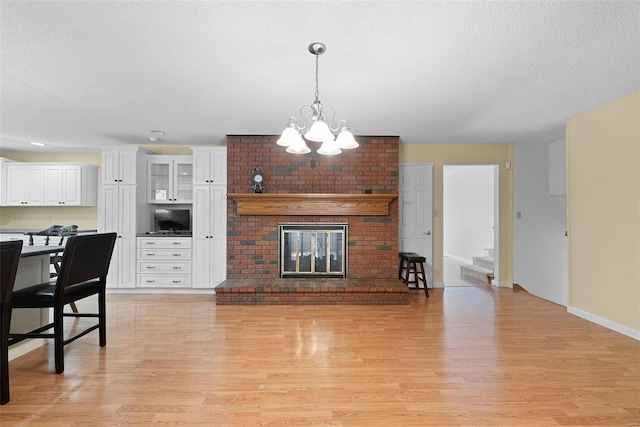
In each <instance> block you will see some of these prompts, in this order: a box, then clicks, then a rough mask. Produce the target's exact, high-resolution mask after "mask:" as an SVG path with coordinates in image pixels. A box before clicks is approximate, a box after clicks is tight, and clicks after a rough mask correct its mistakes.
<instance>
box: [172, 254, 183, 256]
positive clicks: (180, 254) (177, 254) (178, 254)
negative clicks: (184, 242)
mask: <svg viewBox="0 0 640 427" xmlns="http://www.w3.org/2000/svg"><path fill="white" fill-rule="evenodd" d="M173 256H182V254H173Z"/></svg>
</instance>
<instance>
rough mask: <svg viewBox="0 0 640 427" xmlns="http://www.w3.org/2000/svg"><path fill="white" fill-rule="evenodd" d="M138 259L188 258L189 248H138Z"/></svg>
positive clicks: (189, 256) (189, 257)
mask: <svg viewBox="0 0 640 427" xmlns="http://www.w3.org/2000/svg"><path fill="white" fill-rule="evenodd" d="M138 259H141V260H151V259H159V260H165V261H166V260H180V259H185V260H190V259H191V249H175V250H171V249H151V248H150V249H138Z"/></svg>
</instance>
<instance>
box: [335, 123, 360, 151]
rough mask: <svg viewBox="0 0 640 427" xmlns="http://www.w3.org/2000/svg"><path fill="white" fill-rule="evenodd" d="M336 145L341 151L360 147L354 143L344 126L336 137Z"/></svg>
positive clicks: (351, 135)
mask: <svg viewBox="0 0 640 427" xmlns="http://www.w3.org/2000/svg"><path fill="white" fill-rule="evenodd" d="M336 145H337V146H338V147H339V148H341V149H343V150H351V149H353V148H358V147H359V146H360V144H358V143H357V142H356V140H355V138H354V137H353V134H352V133H351V131H350V130H349V128H348V127H346V126H345V127H343V128H342V131H341V132H340V134H338V137H337V138H336Z"/></svg>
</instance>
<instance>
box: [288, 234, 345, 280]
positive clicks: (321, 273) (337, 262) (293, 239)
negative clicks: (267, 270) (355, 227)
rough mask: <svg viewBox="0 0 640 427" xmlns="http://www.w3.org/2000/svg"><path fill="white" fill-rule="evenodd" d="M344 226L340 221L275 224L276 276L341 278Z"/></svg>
mask: <svg viewBox="0 0 640 427" xmlns="http://www.w3.org/2000/svg"><path fill="white" fill-rule="evenodd" d="M347 229H348V225H347V224H343V223H326V222H309V223H301V222H294V223H285V224H279V225H278V236H279V239H278V240H279V251H278V252H279V256H278V260H279V271H280V276H279V277H280V278H287V277H298V278H299V277H317V278H341V279H345V278H346V277H347V259H348V257H347V247H348V245H347Z"/></svg>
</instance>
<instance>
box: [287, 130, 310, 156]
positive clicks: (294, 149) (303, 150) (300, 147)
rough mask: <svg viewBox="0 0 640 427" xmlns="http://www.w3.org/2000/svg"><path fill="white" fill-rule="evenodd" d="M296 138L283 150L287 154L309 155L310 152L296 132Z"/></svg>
mask: <svg viewBox="0 0 640 427" xmlns="http://www.w3.org/2000/svg"><path fill="white" fill-rule="evenodd" d="M296 135H297V137H295V138H294V139H293V141H292V143H291V145H289V146H288V147H287V149H286V150H285V151H286V152H287V153H291V154H307V153H310V152H311V150H310V149H309V147H307V144H306V143H305V142H304V139H302V137H301V136H300V134H298V133H297V132H296Z"/></svg>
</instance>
